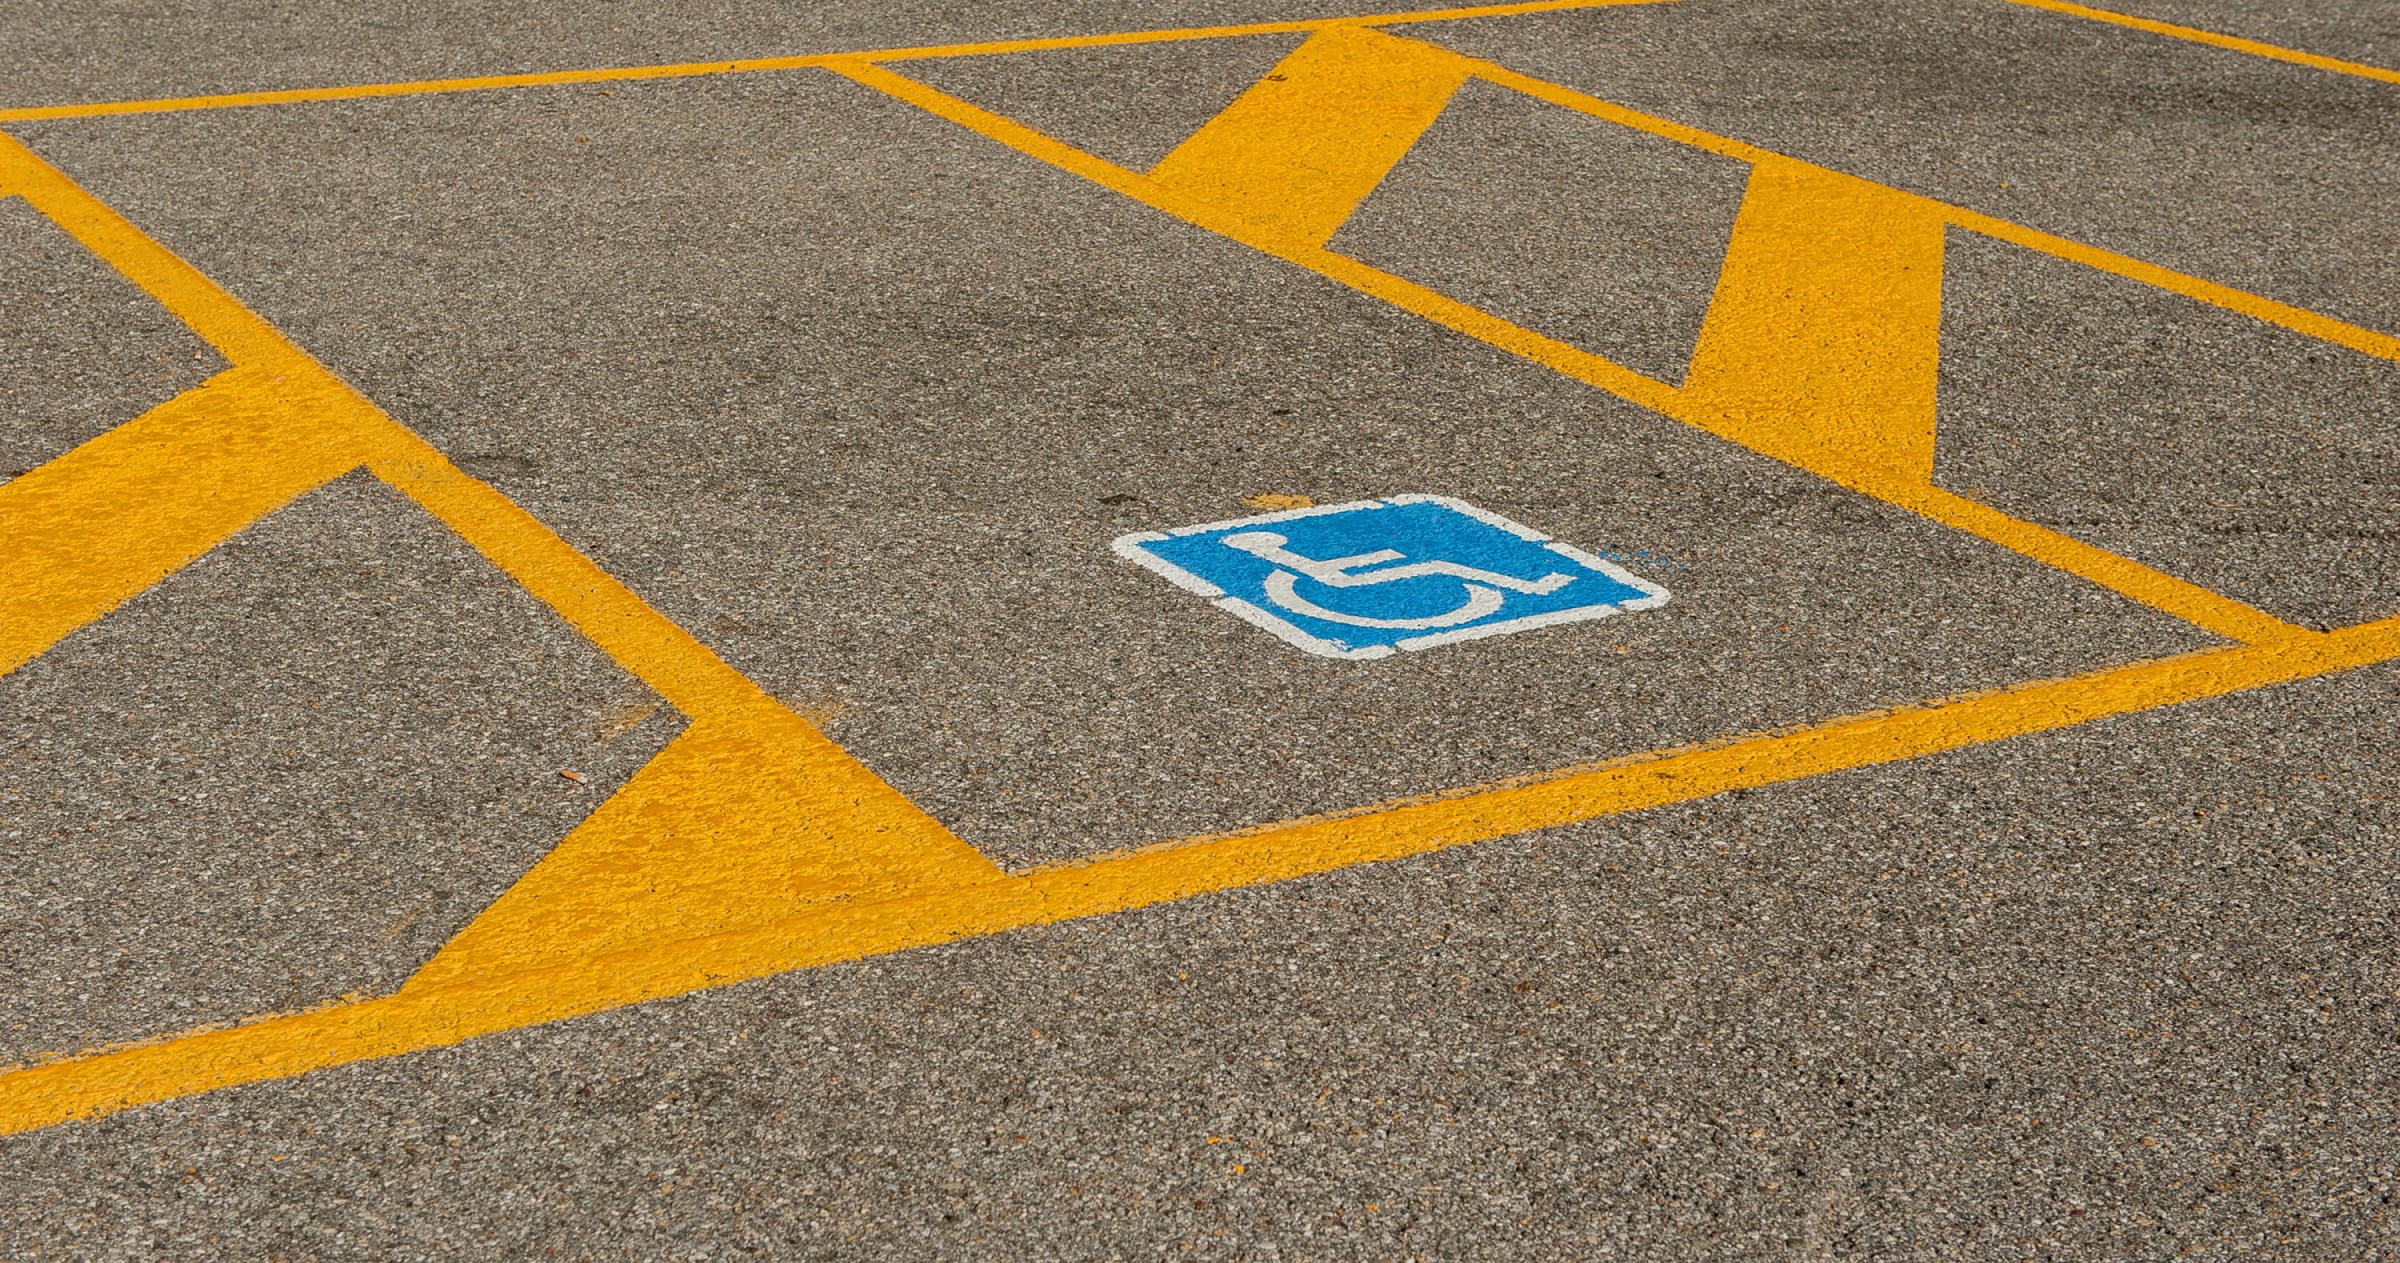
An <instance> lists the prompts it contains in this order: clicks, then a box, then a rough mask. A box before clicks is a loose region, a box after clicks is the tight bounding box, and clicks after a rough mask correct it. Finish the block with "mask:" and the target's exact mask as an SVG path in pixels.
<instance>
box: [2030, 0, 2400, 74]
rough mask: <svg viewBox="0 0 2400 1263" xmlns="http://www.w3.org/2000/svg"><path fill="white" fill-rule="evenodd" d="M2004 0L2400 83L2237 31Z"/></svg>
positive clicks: (2037, 0)
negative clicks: (2230, 32)
mask: <svg viewBox="0 0 2400 1263" xmlns="http://www.w3.org/2000/svg"><path fill="white" fill-rule="evenodd" d="M2006 2H2007V3H2009V4H2014V5H2021V6H2023V7H2025V8H2028V9H2045V10H2048V11H2049V12H2051V13H2064V14H2066V15H2067V16H2069V17H2078V18H2089V19H2090V20H2092V21H2094V22H2106V23H2108V24H2109V25H2111V26H2122V27H2128V28H2130V29H2132V30H2136V31H2147V32H2149V33H2150V34H2152V35H2165V36H2168V37H2169V38H2172V39H2180V40H2189V41H2190V42H2192V43H2194V44H2207V45H2209V46H2211V47H2214V48H2224V49H2230V50H2232V51H2234V52H2237V53H2248V54H2250V55H2251V56H2253V57H2265V58H2267V59H2269V60H2272V61H2288V62H2290V63H2292V64H2293V65H2295V66H2307V67H2309V68H2311V69H2314V70H2330V71H2332V72H2333V73H2335V74H2337V75H2355V76H2357V77H2358V78H2361V79H2375V80H2379V81H2381V82H2384V83H2400V70H2387V69H2385V68H2384V67H2382V66H2370V65H2368V64H2367V63H2365V62H2363V61H2344V60H2342V59H2341V58H2339V57H2327V56H2324V55H2322V54H2319V53H2304V52H2301V51H2300V50H2299V49H2296V48H2285V47H2283V46H2282V45H2280V44H2268V43H2262V42H2260V41H2258V40H2254V39H2243V38H2242V37H2241V36H2238V35H2221V34H2218V33H2217V32H2215V31H2204V30H2202V29H2200V28H2199V27H2196V26H2178V25H2176V24H2175V23H2173V22H2161V21H2159V20H2157V19H2155V18H2145V17H2136V16H2134V15H2133V14H2130V13H2119V12H2117V11H2116V10H2114V9H2095V8H2093V7H2091V6H2090V5H2084V4H2071V3H2069V2H2068V0H2006Z"/></svg>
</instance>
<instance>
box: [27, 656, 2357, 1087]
mask: <svg viewBox="0 0 2400 1263" xmlns="http://www.w3.org/2000/svg"><path fill="white" fill-rule="evenodd" d="M2395 658H2400V619H2394V620H2386V621H2383V622H2380V623H2372V624H2367V625H2365V626H2361V627H2355V628H2350V629H2347V630H2345V631H2341V632H2336V633H2332V634H2330V635H2326V636H2318V637H2310V638H2308V639H2305V640H2301V641H2291V642H2285V643H2281V644H2273V645H2258V646H2243V647H2237V648H2231V649H2222V650H2214V651H2209V652H2205V653H2198V654H2190V655H2185V656H2181V657H2175V658H2167V659H2162V660H2156V661H2151V662H2142V663H2135V664H2131V665H2128V666H2123V667H2117V668H2113V669H2110V670H2106V671H2099V672H2094V673H2091V674H2087V675H2082V676H2077V677H2074V678H2072V679H2066V680H2057V681H2050V682H2045V683H2039V684H2031V685H2021V686H2017V687H2013V688H2008V689H2002V690H1998V691H1995V692H1990V693H1983V694H1978V695H1974V696H1970V697H1965V698H1960V699H1956V700H1952V701H1947V702H1940V703H1934V704H1929V705H1924V706H1915V707H1906V708H1901V709H1897V710H1888V711H1876V712H1870V713H1866V714H1861V715H1854V716H1850V717H1847V718H1843V719H1837V720H1834V721H1832V722H1830V723H1825V724H1820V725H1815V726H1812V727H1808V728H1802V729H1799V730H1796V731H1790V732H1782V733H1769V734H1763V735H1759V736H1754V737H1749V738H1745V739H1741V740H1735V741H1729V742H1723V743H1717V744H1711V745H1706V746H1700V747H1695V748H1691V749H1686V750H1679V751H1672V752H1667V753H1662V754H1653V755H1644V756H1639V757H1636V758H1632V759H1625V760H1618V761H1613V762H1609V763H1604V764H1597V765H1593V766H1590V767H1584V768H1576V769H1569V770H1567V771H1565V772H1562V773H1556V774H1552V775H1549V776H1545V777H1540V778H1533V779H1528V780H1522V781H1517V782H1511V783H1507V784H1502V785H1497V786H1491V787H1485V788H1481V789H1476V790H1472V791H1467V792H1461V793H1455V794H1447V795H1439V796H1433V797H1427V798H1419V799H1410V800H1404V801H1400V802H1395V803H1386V804H1381V805H1378V806H1375V807H1371V808H1367V809H1364V810H1361V811H1358V812H1352V813H1343V814H1340V815H1333V816H1324V817H1315V818H1310V819H1304V820H1297V821H1291V822H1287V823H1284V824H1278V825H1273V826H1269V827H1265V828H1259V829H1251V830H1244V831H1241V832H1238V833H1233V834H1227V835H1221V836H1214V837H1203V838H1194V839H1189V840H1186V841H1182V842H1177V843H1172V844H1167V845H1163V846H1157V847H1150V848H1145V849H1142V850H1139V851H1133V852H1127V853H1120V854H1116V855H1110V856H1104V857H1100V858H1097V859H1093V860H1088V861H1084V862H1080V863H1075V864H1067V865H1059V866H1055V867H1050V868H1043V869H1037V870H1033V871H1030V872H1026V873H1022V874H1017V875H1013V876H1008V877H1005V878H1000V879H997V880H985V881H972V880H970V881H965V882H962V883H961V884H957V885H950V886H941V887H936V888H933V889H929V890H925V891H923V892H920V893H916V894H912V895H908V896H905V897H902V898H898V899H890V900H883V901H867V902H849V903H831V904H825V905H820V906H819V907H818V908H817V909H816V910H813V911H811V912H808V913H806V914H804V915H801V916H796V917H792V918H788V919H785V920H781V921H774V922H768V923H763V924H754V925H749V926H744V927H741V928H738V929H732V930H728V931H725V932H721V933H716V934H710V935H705V936H700V937H695V938H690V939H684V940H680V941H673V942H664V943H660V942H653V943H648V944H645V945H643V946H640V947H638V948H633V949H630V950H625V951H619V952H613V953H607V954H602V955H597V956H592V957H586V958H582V959H573V960H564V961H561V962H560V963H558V964H555V965H552V966H550V967H547V968H540V969H533V970H528V971H525V972H521V973H512V974H500V975H491V974H486V975H482V976H477V977H468V978H463V979H460V980H458V981H456V982H453V983H450V984H448V985H443V986H426V987H416V986H411V987H409V988H406V989H404V990H402V991H401V992H399V993H397V994H395V995H391V996H386V997H382V998H378V999H373V1000H365V1001H360V1002H356V1003H352V1004H346V1005H341V1006H337V1007H333V1008H327V1009H320V1010H316V1011H313V1012H307V1013H299V1014H293V1015H288V1016H282V1017H276V1018H271V1019H267V1020H264V1021H259V1022H255V1023H252V1024H249V1025H244V1026H237V1027H231V1028H227V1029H220V1030H211V1031H203V1032H198V1033H194V1034H190V1035H185V1036H180V1037H177V1038H174V1039H169V1040H163V1041H149V1042H146V1043H142V1044H137V1045H132V1046H127V1047H120V1048H115V1049H110V1050H105V1051H100V1052H96V1053H92V1054H87V1055H84V1056H80V1057H76V1058H73V1059H69V1060H62V1061H55V1062H50V1063H47V1064H42V1065H35V1066H29V1067H26V1068H23V1069H20V1070H15V1071H12V1072H9V1073H6V1074H0V1133H13V1132H20V1131H26V1130H30V1129H33V1128H38V1127H46V1126H50V1125H53V1124H56V1123H60V1122H65V1121H69V1120H72V1119H78V1118H90V1117H95V1116H98V1115H102V1114H107V1113H111V1112H114V1111H117V1110H121V1109H126V1108H130V1107H133V1106H137V1105H143V1104H148V1103H151V1102H156V1101H163V1100H170V1099H174V1098H176V1097H182V1096H189V1095H192V1094H194V1093H199V1092H208V1091H214V1090H218V1089H222V1088H228V1087H234V1086H237V1085H240V1084H244V1083H255V1082H258V1081H261V1080H266V1079H275V1078H282V1077H287V1076H290V1075H295V1074H301V1073H305V1072H307V1071H310V1070H317V1069H324V1068H327V1067H331V1066H338V1065H343V1064H347V1063H349V1062H354V1061H359V1060H363V1059H366V1058H371V1057H382V1056H391V1055H394V1054H398V1053H402V1052H408V1051H413V1050H416V1049H422V1048H431V1047H439V1046H442V1045H447V1044H454V1043H457V1042H459V1041H462V1040H465V1039H470V1038H473V1037H475V1036H477V1035H484V1034H490V1033H493V1032H497V1031H503V1030H509V1029H513V1028H516V1027H520V1026H526V1025H530V1024H533V1023H537V1022H547V1021H556V1020H559V1019H561V1018H566V1017H572V1016H575V1015H578V1014H584V1013H593V1012H598V1011H601V1010H604V1009H610V1008H616V1007H620V1006H623V1005H627V1004H637V1003H641V1002H643V1001H647V1000H655V999H661V998H664V997H667V996H672V995H678V994H682V993H685V992H689V991H694V990H698V989H701V988H705V987H714V986H722V985H725V984H727V983H731V982H737V981H741V980H743V979H748V978H757V977H762V976H765V975H769V974H774V973H781V972H784V971H786V970H792V969H802V968H808V967H811V966H817V965H825V964H831V963H835V962H838V961H843V960H852V959H857V958H860V957H865V956H873V955H879V954H883V953H888V952H894V951H900V950H903V949H906V948H910V947H918V946H924V945H927V944H931V943H940V942H948V941H952V940H956V939H959V938H964V937H970V936H975V935H982V934H992V933H998V932H1000V931H1004V930H1010V929H1017V928H1022V927H1025V926H1032V925H1041V924H1048V923H1052V922H1058V921H1064V920H1069V919H1073V918H1079V917H1088V916H1096V915H1103V914H1106V913H1112V912H1121V911H1126V910H1129V909H1133V908H1139V907H1144V906H1148V905H1152V904H1157V903H1163V902H1168V901H1171V900H1176V899H1184V898H1189V897H1192V896H1195V895H1200V894H1206V893H1210V892H1213V891H1221V890H1228V889H1235V888H1239V887H1245V886H1253V885H1258V884H1261V883H1265V882H1273V881H1283V880H1288V879H1291V878H1296V877H1303V876H1308V875H1311V874H1317V873H1324V872H1329V871H1332V870H1334V869H1338V868H1344V867H1348V866H1350V865H1354V864H1361V863H1368V862H1372V861H1377V860H1391V859H1398V858H1402V857H1405V856H1410V855H1418V854H1423V853H1425V852H1427V851H1432V850H1438V849H1441V848H1444V847H1450V846H1457V845H1461V844H1465V843H1471V842H1477V841H1483V840H1488V839H1491V838H1497V837H1503V836H1508V835H1511V834H1518V833H1523V832H1527V831H1529V830H1533V829H1542V828H1552V827H1556V826H1560V825H1565V824H1572V823H1576V822H1579V821H1585V820H1591V819H1595V818H1598V817H1602V816H1606V815H1610V814H1615V813H1621V812H1626V811H1634V810H1640V809H1642V808H1646V807H1656V806H1663V805H1667V804H1671V803H1678V802H1686V801H1690V800H1692V799H1697V798H1704V797H1708V796H1710V795H1714V794H1719V793H1724V792H1726V791H1728V790H1732V789H1741V788H1754V787H1758V786H1764V785H1773V784H1778V783H1782V782H1786V781H1792V780H1798V779H1802V778H1806V777H1811V776H1818V775H1823V774H1826V773H1829V772H1837V771H1843V770H1847V769H1853V768H1860V767H1868V766H1873V765H1876V764H1881V763H1889V762H1894V761H1899V760H1904V759H1912V758H1920V757H1924V756H1926V755H1931V754H1938V753H1941V752H1944V751H1949V750H1956V749H1961V748H1964V747H1967V746H1972V745H1978V744H1982V743H1985V742H1990V741H1994V740H1999V739H2003V738H2007V737H2014V736H2024V735H2030V734H2033V733H2039V732H2045V731H2051V730H2055V729H2059V728H2067V727H2073V726H2076V725H2080V724H2085V723H2089V722H2092V721H2093V720H2097V719H2103V718H2106V717H2109V716H2112V715H2122V714H2127V713H2131V712H2135V711H2141V710H2147V709H2151V708H2155V707H2159V706H2164V705H2171V704H2175V703H2180V702H2187V701H2193V700H2198V699H2202V698H2209V697H2217V696H2222V695H2224V694H2227V693H2233V692H2238V691H2241V690H2244V689H2252V688H2258V687H2262V686H2265V685H2271V684H2277V683H2283V682H2287V681H2292V680H2300V679H2306V678H2309V677H2311V676H2317V675H2323V674H2326V673H2329V672H2334V671H2342V670H2348V669H2352V668H2356V667H2361V666H2366V665H2370V664H2373V663H2377V662H2385V661H2390V660H2392V659H2395Z"/></svg>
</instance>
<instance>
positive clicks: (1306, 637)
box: [1109, 493, 1668, 659]
mask: <svg viewBox="0 0 2400 1263" xmlns="http://www.w3.org/2000/svg"><path fill="white" fill-rule="evenodd" d="M1403 504H1438V505H1441V506H1442V507H1443V508H1446V509H1450V510H1452V511H1454V512H1458V513H1463V514H1465V515H1466V516H1468V517H1471V518H1474V519H1475V520H1476V521H1478V522H1481V523H1483V524H1484V525H1486V526H1493V527H1497V528H1499V529H1501V530H1504V531H1507V532H1508V533H1509V534H1511V535H1514V536H1516V537H1517V538H1519V539H1521V540H1524V541H1526V542H1527V543H1532V544H1540V545H1541V546H1542V547H1544V548H1547V549H1549V550H1550V551H1551V552H1554V553H1557V554H1558V555H1559V556H1561V557H1564V558H1566V559H1567V560H1569V561H1572V562H1574V563H1575V564H1576V565H1578V566H1581V567H1583V568H1584V569H1586V570H1591V571H1596V572H1598V573H1600V574H1604V575H1607V576H1608V577H1609V578H1611V579H1614V580H1616V581H1617V582H1619V583H1622V584H1624V585H1625V586H1627V587H1629V588H1634V589H1636V590H1638V591H1640V592H1642V593H1643V595H1641V596H1638V597H1635V598H1634V599H1633V600H1630V601H1620V602H1618V603H1616V604H1614V605H1586V606H1582V607H1580V608H1577V609H1571V610H1557V611H1553V612H1552V613H1548V614H1534V615H1530V616H1528V617H1525V618H1512V619H1509V620H1508V621H1507V622H1504V623H1480V624H1477V625H1475V626H1472V627H1461V628H1458V629H1456V630H1454V631H1444V632H1435V633H1433V634H1432V635H1429V636H1411V637H1409V638H1407V639H1406V640H1401V641H1398V642H1395V644H1392V645H1369V646H1367V647H1366V648H1364V649H1353V648H1351V647H1350V646H1348V645H1346V644H1343V643H1342V642H1341V641H1338V640H1327V639H1325V638H1324V637H1322V636H1312V635H1310V634H1309V633H1307V632H1305V631H1302V630H1301V629H1300V628H1298V627H1296V626H1293V625H1292V624H1291V623H1289V622H1286V621H1285V620H1284V619H1283V618H1282V617H1281V616H1280V615H1277V614H1275V613H1273V612H1271V611H1268V610H1266V609H1263V608H1261V607H1259V606H1257V605H1253V604H1251V603H1250V602H1248V601H1245V600H1243V599H1241V598H1240V597H1237V596H1227V595H1225V589H1223V588H1220V587H1218V586H1217V585H1216V584H1213V583H1210V582H1209V581H1208V580H1206V579H1203V578H1201V577H1200V576H1198V575H1196V574H1193V573H1192V572H1191V571H1189V570H1185V569H1184V568H1183V567H1181V566H1178V565H1176V564H1175V563H1173V562H1170V561H1167V560H1165V559H1164V558H1161V557H1159V556H1158V555H1157V554H1155V553H1152V552H1151V551H1149V550H1148V549H1146V548H1144V547H1143V545H1144V544H1154V543H1157V542H1158V541H1160V540H1162V539H1173V538H1175V537H1177V536H1179V535H1198V534H1200V533H1202V532H1204V531H1221V530H1225V529H1227V528H1229V527H1235V526H1259V525H1263V524H1265V523H1268V522H1289V521H1291V520H1292V519H1294V518H1303V517H1318V516H1321V515H1323V514H1327V513H1348V512H1351V511H1352V510H1355V509H1381V508H1392V507H1396V506H1398V505H1403ZM1109 548H1110V550H1111V551H1113V552H1115V553H1116V554H1117V555H1118V556H1119V557H1122V558H1124V559H1125V560H1127V561H1130V562H1132V563H1133V564H1135V565H1137V566H1140V567H1142V568H1143V569H1145V570H1149V571H1151V572H1153V573H1155V574H1157V575H1159V576H1160V577H1162V578H1164V579H1165V580H1166V581H1167V582H1169V583H1172V584H1174V585H1175V586H1176V587H1179V588H1182V589H1183V590H1184V591H1186V592H1190V593H1192V594H1194V595H1196V596H1202V597H1206V598H1208V601H1209V603H1210V604H1211V605H1214V606H1216V607H1217V608H1218V609H1221V610H1223V611H1225V612H1226V613H1228V614H1231V615H1233V616H1234V617H1235V618H1238V619H1240V620H1242V621H1243V622H1245V623H1249V624H1251V625H1253V626H1255V627H1258V628H1261V629H1263V630H1265V631H1267V632H1270V633H1272V634H1273V635H1274V636H1275V638H1276V639H1278V640H1281V641H1283V642H1284V643H1285V644H1288V645H1290V646H1292V647H1293V648H1295V649H1298V650H1300V651H1301V652H1303V653H1311V654H1315V655H1317V656H1318V657H1320V658H1352V659H1364V658H1385V657H1389V656H1391V653H1392V651H1393V649H1394V648H1395V647H1397V648H1400V649H1410V650H1415V649H1430V648H1432V647H1434V646H1435V645H1447V644H1453V643H1455V642H1457V641H1461V640H1480V639H1482V638H1483V637H1485V636H1504V635H1507V634H1508V633H1510V632H1519V631H1530V630H1532V629H1533V628H1536V627H1550V626H1555V625H1557V624H1559V623H1581V622H1586V621H1589V620H1591V619H1595V618H1606V617H1608V616H1609V615H1611V614H1614V613H1616V612H1618V611H1620V610H1625V611H1632V610H1647V609H1655V608H1656V607H1658V606H1661V605H1664V604H1666V603H1667V599H1668V593H1667V590H1666V589H1665V588H1662V587H1660V586H1658V585H1657V584H1655V583H1652V582H1650V581H1649V580H1647V579H1644V578H1642V577H1640V576H1639V575H1635V574H1632V573H1630V572H1629V571H1627V570H1625V569H1624V568H1622V567H1619V566H1614V565H1611V564H1609V563H1608V562H1605V561H1602V560H1601V559H1599V558H1598V557H1594V556H1593V555H1591V554H1590V553H1587V552H1585V551H1583V550H1582V549H1580V548H1577V547H1575V546H1574V545H1573V544H1562V543H1560V542H1558V541H1557V540H1554V539H1552V538H1550V537H1549V536H1547V535H1544V534H1542V533H1541V532H1540V531H1537V530H1534V529H1533V528H1531V527H1528V526H1525V525H1522V524H1520V523H1517V522H1512V521H1509V520H1508V519H1507V518H1504V517H1502V516H1500V515H1499V514H1497V513H1490V512H1486V511H1485V510H1482V509H1478V508H1476V507H1475V506H1474V505H1471V504H1468V503H1466V502H1465V501H1462V500H1453V499H1451V498H1450V497H1448V496H1431V495H1420V494H1415V493H1410V494H1407V495H1397V496H1387V497H1385V498H1383V499H1381V500H1352V501H1350V502H1349V503H1347V504H1328V505H1321V506H1316V507H1312V508H1306V509H1285V510H1284V511H1282V512H1280V513H1262V514H1260V515H1259V516H1257V517H1244V518H1232V519H1230V520H1227V521H1223V522H1203V523H1201V524H1200V525H1198V526H1184V527H1178V528H1176V529H1175V530H1172V531H1135V532H1133V533H1132V534H1130V535H1120V536H1118V537H1117V538H1116V540H1115V541H1114V542H1113V543H1111V544H1110V545H1109Z"/></svg>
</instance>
